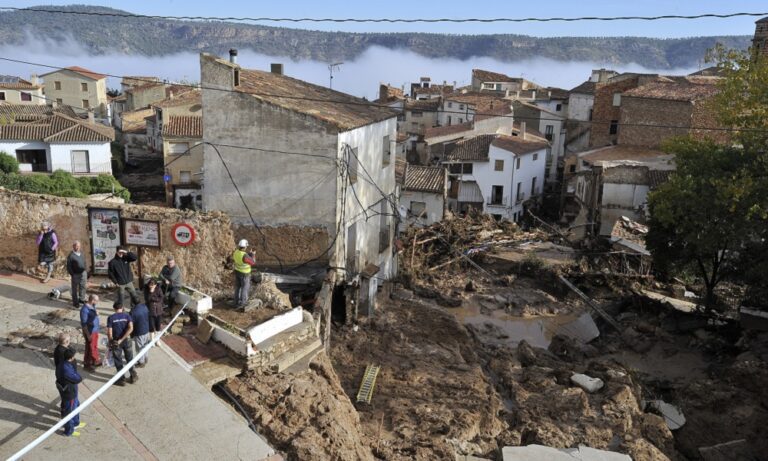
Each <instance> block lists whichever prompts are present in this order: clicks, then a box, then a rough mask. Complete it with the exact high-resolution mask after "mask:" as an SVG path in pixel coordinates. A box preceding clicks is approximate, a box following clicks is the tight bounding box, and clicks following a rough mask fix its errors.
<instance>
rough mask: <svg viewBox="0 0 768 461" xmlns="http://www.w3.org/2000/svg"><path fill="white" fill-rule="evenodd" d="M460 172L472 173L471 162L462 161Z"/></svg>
mask: <svg viewBox="0 0 768 461" xmlns="http://www.w3.org/2000/svg"><path fill="white" fill-rule="evenodd" d="M461 172H462V173H464V174H472V164H471V163H464V164H463V168H462V169H461Z"/></svg>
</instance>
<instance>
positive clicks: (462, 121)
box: [459, 117, 464, 125]
mask: <svg viewBox="0 0 768 461" xmlns="http://www.w3.org/2000/svg"><path fill="white" fill-rule="evenodd" d="M462 123H464V119H463V118H461V117H459V125H461V124H462Z"/></svg>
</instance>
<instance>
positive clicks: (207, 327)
mask: <svg viewBox="0 0 768 461" xmlns="http://www.w3.org/2000/svg"><path fill="white" fill-rule="evenodd" d="M212 335H213V325H211V322H209V321H208V320H205V319H203V320H201V321H200V323H199V324H198V325H197V333H196V334H195V337H196V338H197V340H198V341H200V342H201V343H203V344H208V341H210V340H211V336H212Z"/></svg>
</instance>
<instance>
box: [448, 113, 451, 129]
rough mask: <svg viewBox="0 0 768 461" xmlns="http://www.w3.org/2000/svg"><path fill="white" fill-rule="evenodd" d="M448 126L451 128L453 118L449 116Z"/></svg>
mask: <svg viewBox="0 0 768 461" xmlns="http://www.w3.org/2000/svg"><path fill="white" fill-rule="evenodd" d="M448 126H451V116H450V115H449V116H448Z"/></svg>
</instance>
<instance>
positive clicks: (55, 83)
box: [53, 81, 61, 91]
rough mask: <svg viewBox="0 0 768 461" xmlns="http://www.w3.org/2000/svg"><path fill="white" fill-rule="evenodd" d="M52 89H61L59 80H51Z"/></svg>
mask: <svg viewBox="0 0 768 461" xmlns="http://www.w3.org/2000/svg"><path fill="white" fill-rule="evenodd" d="M53 89H54V90H59V91H61V82H59V81H55V82H53Z"/></svg>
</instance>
